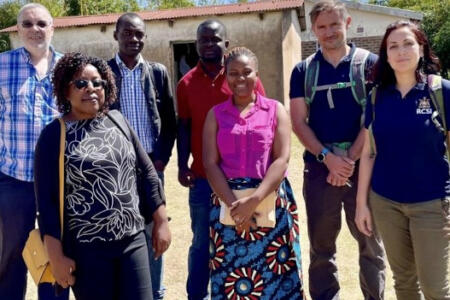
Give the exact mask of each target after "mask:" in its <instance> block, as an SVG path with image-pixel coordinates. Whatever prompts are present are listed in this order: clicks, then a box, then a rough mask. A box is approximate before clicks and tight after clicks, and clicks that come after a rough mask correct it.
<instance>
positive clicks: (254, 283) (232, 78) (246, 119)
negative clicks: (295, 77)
mask: <svg viewBox="0 0 450 300" xmlns="http://www.w3.org/2000/svg"><path fill="white" fill-rule="evenodd" d="M225 68H226V73H227V81H228V85H229V86H230V89H231V91H232V92H233V95H232V96H231V97H230V99H228V101H226V102H224V103H221V104H218V105H216V106H215V107H214V108H213V109H211V111H209V113H208V116H207V118H206V122H205V126H204V130H203V162H204V167H205V170H206V175H207V177H208V181H209V183H210V185H211V187H212V189H213V191H214V192H213V194H212V197H211V199H212V208H211V214H210V235H211V236H210V237H211V239H210V247H209V248H210V258H211V260H210V267H211V272H212V273H211V297H212V299H224V297H225V298H227V299H270V300H273V299H304V295H303V287H302V276H301V258H300V243H299V228H298V215H297V206H296V203H295V199H294V196H293V193H292V190H291V187H290V185H289V182H288V180H287V178H286V177H285V175H286V170H287V166H288V162H289V152H290V129H291V126H290V121H289V117H288V115H287V113H286V111H285V109H284V107H283V106H282V105H281V104H280V103H279V102H278V101H276V100H272V99H268V98H265V97H263V96H261V95H260V94H257V93H255V92H254V87H255V83H256V81H257V72H258V60H257V58H256V56H255V55H254V54H253V52H251V51H250V50H249V49H247V48H243V47H238V48H234V49H232V50H231V51H230V53H229V55H228V56H227V58H226V60H225Z"/></svg>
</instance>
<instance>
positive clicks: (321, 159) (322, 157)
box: [316, 148, 330, 163]
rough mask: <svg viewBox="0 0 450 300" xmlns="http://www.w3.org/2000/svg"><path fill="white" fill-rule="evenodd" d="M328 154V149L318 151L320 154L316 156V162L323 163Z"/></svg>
mask: <svg viewBox="0 0 450 300" xmlns="http://www.w3.org/2000/svg"><path fill="white" fill-rule="evenodd" d="M329 152H330V150H328V148H323V149H322V151H320V153H319V154H317V156H316V159H317V161H318V162H320V163H323V162H324V161H325V157H326V156H327V154H328V153H329Z"/></svg>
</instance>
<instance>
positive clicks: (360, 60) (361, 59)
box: [305, 48, 370, 126]
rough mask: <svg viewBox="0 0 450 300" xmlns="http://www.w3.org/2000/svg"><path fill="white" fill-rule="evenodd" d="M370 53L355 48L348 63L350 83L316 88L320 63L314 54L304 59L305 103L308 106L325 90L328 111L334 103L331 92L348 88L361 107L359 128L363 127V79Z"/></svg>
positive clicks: (364, 82)
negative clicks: (319, 92)
mask: <svg viewBox="0 0 450 300" xmlns="http://www.w3.org/2000/svg"><path fill="white" fill-rule="evenodd" d="M369 54H370V52H369V51H367V50H365V49H361V48H356V49H355V53H354V54H353V57H352V60H351V62H350V73H349V77H350V82H337V83H334V84H325V85H320V86H317V81H318V78H319V69H320V62H319V60H317V59H314V58H315V57H316V53H314V54H312V55H310V56H309V57H308V58H307V59H306V71H305V102H306V104H308V105H310V104H311V103H312V102H313V100H314V96H315V94H316V92H317V91H323V90H327V100H328V105H329V107H330V109H333V108H334V101H333V97H332V94H331V90H335V89H343V88H348V87H350V88H351V89H352V93H353V98H354V99H355V101H356V102H357V103H358V104H359V105H361V107H362V111H363V113H362V116H361V126H362V125H364V111H365V108H366V102H367V94H366V78H365V73H364V69H365V64H366V60H367V57H368V56H369Z"/></svg>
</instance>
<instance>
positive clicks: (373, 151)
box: [369, 86, 377, 158]
mask: <svg viewBox="0 0 450 300" xmlns="http://www.w3.org/2000/svg"><path fill="white" fill-rule="evenodd" d="M376 100H377V86H374V87H373V88H372V96H371V98H370V102H371V104H372V122H371V123H370V125H369V141H370V158H374V157H375V156H376V155H377V150H376V147H375V137H374V136H373V122H374V121H375V102H376Z"/></svg>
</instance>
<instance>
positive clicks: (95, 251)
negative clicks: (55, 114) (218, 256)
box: [35, 53, 170, 300]
mask: <svg viewBox="0 0 450 300" xmlns="http://www.w3.org/2000/svg"><path fill="white" fill-rule="evenodd" d="M53 85H54V93H55V96H56V98H57V104H58V107H59V109H60V111H61V112H62V113H63V116H62V119H63V121H64V124H65V127H66V141H65V150H64V151H65V153H64V166H65V168H64V169H65V171H64V179H65V186H64V227H63V235H62V236H63V238H62V241H61V239H60V238H61V232H60V231H61V230H60V224H59V217H60V216H59V197H58V195H59V187H58V180H59V177H58V176H59V174H58V155H59V150H60V149H59V148H60V147H59V136H60V130H61V126H60V123H59V121H58V120H55V121H53V122H52V123H50V124H49V125H48V126H47V127H46V128H45V129H44V130H43V131H42V134H41V136H40V138H39V141H38V143H37V147H36V156H35V185H36V196H37V202H38V209H39V227H40V229H41V234H42V235H43V238H44V244H45V245H46V248H47V251H48V256H49V259H50V266H51V269H52V271H53V274H54V276H55V278H56V280H57V283H58V284H59V285H61V286H62V287H63V288H67V287H68V286H72V289H73V291H74V294H75V297H76V299H81V300H84V299H152V291H151V283H150V282H151V280H150V271H149V262H148V254H147V253H148V252H147V244H146V240H145V235H144V231H143V230H144V222H145V220H151V219H153V221H154V224H155V226H154V232H153V245H152V246H153V247H154V248H155V253H156V255H161V254H162V253H163V252H164V251H165V250H167V248H168V246H169V244H170V232H169V228H168V223H167V217H166V211H165V198H164V194H163V192H162V188H161V186H160V182H159V180H158V176H157V174H156V171H155V169H154V167H153V165H152V163H151V161H150V160H149V158H148V156H147V154H146V153H145V150H143V148H142V146H141V145H140V143H139V141H138V139H137V137H136V135H135V133H134V132H133V131H132V130H131V128H130V127H129V126H128V123H127V122H126V121H125V119H124V118H123V116H122V115H120V113H118V112H117V111H111V112H108V107H109V106H110V105H111V103H112V102H113V101H114V100H115V98H116V88H115V84H114V80H113V76H112V73H111V70H110V69H109V67H108V66H107V64H106V63H105V62H104V61H103V60H101V59H97V58H92V57H87V56H84V55H82V54H79V53H69V54H66V55H65V56H64V57H63V58H62V59H61V60H60V61H59V62H58V64H57V65H56V67H55V70H54V75H53ZM141 191H144V192H143V193H144V194H145V197H143V196H142V193H141ZM140 195H141V197H139V196H140ZM142 207H146V208H148V209H142Z"/></svg>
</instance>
